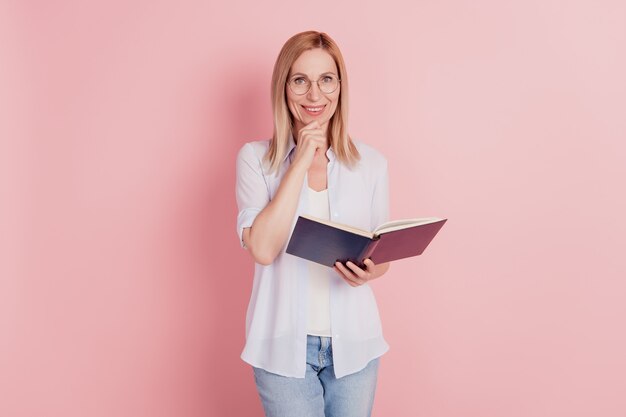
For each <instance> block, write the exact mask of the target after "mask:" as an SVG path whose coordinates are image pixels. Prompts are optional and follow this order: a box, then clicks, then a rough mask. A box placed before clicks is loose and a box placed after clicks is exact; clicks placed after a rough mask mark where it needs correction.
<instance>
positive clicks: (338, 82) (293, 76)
mask: <svg viewBox="0 0 626 417" xmlns="http://www.w3.org/2000/svg"><path fill="white" fill-rule="evenodd" d="M328 75H333V76H336V77H337V87H336V88H335V89H334V90H333V91H331V92H330V93H325V92H323V91H322V87H320V80H321V79H322V78H324V77H326V76H328ZM298 77H301V78H305V79H306V80H307V81H308V82H309V88H308V89H307V90H306V91H305V92H304V93H302V94H298V93H296V92H295V91H293V88H291V85H290V84H291V81H293V80H294V79H296V78H298ZM298 77H296V76H295V75H292V76H291V77H290V78H289V79H287V86H288V87H289V89H290V90H291V92H292V93H294V94H295V95H297V96H303V95H305V94H307V93H308V92H309V91H311V87H312V86H313V81H312V80H310V79H309V77H307V76H306V75H304V74H301V75H298ZM315 84H317V88H318V89H319V90H320V92H321V93H322V94H332V93H334V92H335V91H337V88H339V86H340V85H341V78H339V76H338V75H336V74H335V73H333V72H329V73H326V74H323V75H322V76H321V77H320V78H318V79H317V80H315Z"/></svg>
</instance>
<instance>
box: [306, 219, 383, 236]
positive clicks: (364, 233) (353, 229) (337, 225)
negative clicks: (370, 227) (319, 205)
mask: <svg viewBox="0 0 626 417" xmlns="http://www.w3.org/2000/svg"><path fill="white" fill-rule="evenodd" d="M300 217H304V218H305V219H309V220H313V221H316V222H318V223H322V224H325V225H327V226H331V227H334V228H336V229H340V230H345V231H346V232H350V233H354V234H356V235H361V236H365V237H369V238H370V239H373V238H374V233H370V232H368V231H367V230H362V229H359V228H357V227H352V226H348V225H347V224H341V223H335V222H331V221H330V220H325V219H320V218H319V217H314V216H309V215H305V214H301V215H300Z"/></svg>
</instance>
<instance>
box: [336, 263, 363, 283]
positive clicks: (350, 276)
mask: <svg viewBox="0 0 626 417" xmlns="http://www.w3.org/2000/svg"><path fill="white" fill-rule="evenodd" d="M335 266H336V267H337V269H338V270H339V271H340V272H341V275H343V277H344V278H345V279H348V280H349V281H351V282H353V283H355V284H357V285H362V284H364V283H365V281H364V280H363V279H361V278H359V277H358V276H356V275H354V274H353V273H352V272H350V271H349V270H348V268H346V267H345V266H344V265H343V264H342V263H341V262H335Z"/></svg>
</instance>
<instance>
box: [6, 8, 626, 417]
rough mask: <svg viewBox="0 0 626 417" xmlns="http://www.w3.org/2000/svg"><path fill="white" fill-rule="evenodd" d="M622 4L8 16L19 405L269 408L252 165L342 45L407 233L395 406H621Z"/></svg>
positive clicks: (415, 410) (11, 364)
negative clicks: (246, 191)
mask: <svg viewBox="0 0 626 417" xmlns="http://www.w3.org/2000/svg"><path fill="white" fill-rule="evenodd" d="M625 16H626V6H625V4H624V2H621V1H607V0H604V1H595V2H585V1H557V0H542V1H536V0H531V1H507V2H502V1H495V0H491V1H486V0H479V1H476V0H472V1H460V0H459V1H443V2H442V1H416V2H408V1H407V2H400V1H387V2H383V3H374V2H365V3H363V2H359V1H356V0H352V1H345V2H324V1H322V2H313V3H293V2H281V1H269V2H256V3H254V2H249V3H247V4H236V3H233V4H232V5H226V4H217V3H216V2H202V1H186V2H180V1H177V2H174V1H168V2H166V1H156V2H155V1H123V2H122V1H116V2H88V3H87V2H79V1H58V2H43V1H42V2H35V1H30V2H10V1H7V2H3V3H2V4H0V38H1V39H2V41H1V42H0V53H1V54H2V56H1V58H0V60H1V61H2V66H1V68H0V90H1V91H2V92H1V94H0V118H1V119H0V120H1V123H0V137H1V138H2V139H1V145H0V146H1V149H0V151H1V152H0V173H1V175H0V187H1V188H0V190H1V191H2V197H1V200H2V202H1V204H0V210H1V213H2V216H1V219H2V220H1V221H2V223H1V224H0V226H1V227H2V232H0V235H2V236H1V237H0V239H1V242H2V251H1V253H2V254H1V255H0V256H2V262H0V268H1V270H0V273H1V280H0V285H1V287H0V297H1V300H0V325H1V326H2V327H1V328H0V330H1V333H0V337H1V338H0V349H1V351H0V369H1V371H0V385H1V386H0V397H1V398H2V399H1V400H0V415H2V416H7V417H8V416H11V417H21V416H29V417H30V416H33V417H34V416H44V415H45V416H59V417H60V416H63V417H74V416H76V417H78V416H81V417H84V416H90V417H91V416H94V417H96V416H97V417H100V416H102V417H105V416H106V417H110V416H116V417H122V416H128V417H141V416H145V417H148V416H150V417H155V416H184V417H192V416H194V417H195V416H198V417H200V416H261V415H262V410H261V405H260V402H259V400H258V396H257V393H256V391H255V387H254V382H253V377H252V374H251V372H250V368H249V367H248V366H247V365H246V364H244V363H243V362H242V361H241V360H240V359H239V354H240V352H241V348H242V346H243V342H244V319H245V309H246V306H247V302H248V297H249V293H250V289H251V282H252V281H251V280H252V272H253V263H252V260H251V258H250V257H249V255H248V254H247V253H246V252H245V251H243V250H241V249H240V248H239V246H238V242H237V236H236V233H235V223H236V214H237V212H236V210H237V208H236V204H235V195H234V175H235V172H234V162H235V156H236V152H237V151H238V149H239V148H240V147H241V146H242V144H243V143H245V142H247V141H250V140H258V139H265V138H268V137H269V135H270V133H271V128H272V125H271V113H270V101H269V82H270V75H271V70H272V65H273V62H274V60H275V58H276V55H277V53H278V51H279V49H280V47H281V46H282V44H283V43H284V41H285V40H286V39H287V38H288V37H289V36H291V35H293V34H294V33H296V32H299V31H302V30H307V29H318V30H322V31H326V32H328V33H329V34H330V35H331V36H332V37H334V39H335V40H336V41H337V42H338V43H339V45H340V46H341V48H342V50H343V52H344V54H345V58H346V61H347V66H348V71H349V75H350V98H351V113H350V114H351V119H350V126H351V132H352V134H353V136H354V137H356V138H358V139H361V140H363V141H365V142H368V143H370V144H372V145H374V146H375V147H377V148H378V149H379V150H380V151H382V152H383V153H384V154H385V155H386V156H387V158H388V159H389V162H390V170H391V171H390V173H391V197H392V201H391V205H392V217H394V218H402V217H416V216H431V215H432V216H445V217H447V218H449V222H448V223H447V224H446V226H445V228H444V229H443V230H442V232H441V234H440V235H439V236H438V237H437V239H436V240H435V241H434V242H433V244H432V245H431V247H429V249H428V250H427V252H426V253H425V254H424V256H422V257H419V258H413V259H408V260H402V261H398V262H396V263H394V265H392V267H391V270H390V272H389V273H388V274H387V275H386V276H385V277H384V278H381V279H380V280H379V281H376V282H374V283H373V284H372V285H373V287H374V289H375V292H376V294H377V299H378V302H379V307H380V311H381V315H382V319H383V325H384V328H385V334H386V337H387V339H388V341H389V343H390V345H391V350H390V351H389V352H388V354H386V355H385V356H384V358H383V361H382V366H381V371H380V379H379V386H378V392H377V399H376V403H375V407H374V415H375V416H420V417H546V416H549V417H557V416H558V417H561V416H562V417H566V416H567V417H576V416H580V417H583V416H584V417H588V416H603V417H622V416H624V415H626V397H625V396H624V395H623V394H624V389H625V388H626V355H625V354H624V352H626V335H625V332H624V322H625V319H626V303H625V302H624V301H625V300H624V294H625V293H626V284H625V282H624V278H625V276H626V262H625V256H624V254H623V251H624V248H625V247H626V242H625V238H624V236H625V235H626V220H625V218H624V213H625V212H626V198H624V179H625V178H626V168H625V164H624V161H625V160H626V145H624V139H626V117H625V116H626V99H625V97H626V81H625V78H624V74H626V57H625V51H626V29H625V28H626V18H625Z"/></svg>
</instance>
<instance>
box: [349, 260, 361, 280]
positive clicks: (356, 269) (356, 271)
mask: <svg viewBox="0 0 626 417" xmlns="http://www.w3.org/2000/svg"><path fill="white" fill-rule="evenodd" d="M346 265H347V266H348V268H350V269H351V270H352V272H354V274H355V275H357V276H358V277H359V278H365V271H363V270H362V269H361V268H359V267H358V265H357V264H355V263H353V262H352V261H348V262H346Z"/></svg>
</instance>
